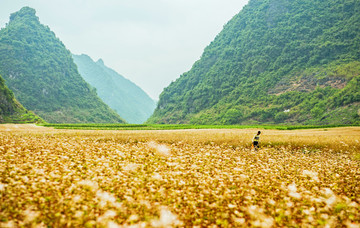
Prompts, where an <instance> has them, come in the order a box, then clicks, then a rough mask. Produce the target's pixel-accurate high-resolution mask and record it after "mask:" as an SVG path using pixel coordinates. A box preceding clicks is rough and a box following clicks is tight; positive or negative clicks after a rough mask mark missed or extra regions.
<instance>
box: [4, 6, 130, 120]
mask: <svg viewBox="0 0 360 228" xmlns="http://www.w3.org/2000/svg"><path fill="white" fill-rule="evenodd" d="M35 14H36V11H35V10H34V9H32V8H30V7H23V8H22V9H21V10H20V11H18V12H16V13H13V14H11V16H10V22H9V23H8V24H7V26H6V27H5V28H3V29H1V31H0V74H1V75H2V76H3V77H4V79H5V80H6V84H7V85H8V87H9V88H10V89H11V90H12V91H13V93H14V94H15V97H16V98H17V100H18V101H19V102H20V103H21V104H23V105H24V106H25V107H26V108H27V109H29V110H32V111H34V112H35V113H36V114H38V115H39V116H41V117H42V118H43V119H44V120H46V121H47V122H54V123H64V122H67V123H88V122H95V123H124V122H125V121H124V120H123V119H122V118H121V117H120V116H119V115H118V114H117V113H116V112H115V111H114V110H112V109H111V108H109V107H108V106H107V105H106V104H105V103H103V102H102V101H101V99H100V98H99V97H98V96H97V94H96V92H95V91H94V90H93V89H92V88H91V86H90V85H89V84H88V83H86V82H85V81H84V79H83V78H82V77H81V76H80V74H79V73H78V70H77V67H76V65H75V63H74V61H73V59H72V56H71V53H70V51H69V50H67V49H66V47H65V46H64V44H63V43H62V42H61V41H60V40H59V39H58V38H57V37H56V36H55V34H54V33H53V32H52V31H51V30H50V28H49V27H47V26H44V25H42V24H41V23H40V21H39V18H38V17H37V16H36V15H35Z"/></svg>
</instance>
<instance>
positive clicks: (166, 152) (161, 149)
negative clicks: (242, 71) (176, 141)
mask: <svg viewBox="0 0 360 228" xmlns="http://www.w3.org/2000/svg"><path fill="white" fill-rule="evenodd" d="M148 146H149V147H150V148H152V149H155V151H156V153H157V154H158V155H160V156H163V157H169V156H170V155H171V153H170V149H169V147H168V146H166V145H163V144H158V143H156V142H149V143H148Z"/></svg>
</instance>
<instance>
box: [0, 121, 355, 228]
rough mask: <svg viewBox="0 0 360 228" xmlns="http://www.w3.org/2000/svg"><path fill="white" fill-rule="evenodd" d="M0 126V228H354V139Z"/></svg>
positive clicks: (334, 133)
mask: <svg viewBox="0 0 360 228" xmlns="http://www.w3.org/2000/svg"><path fill="white" fill-rule="evenodd" d="M256 131H257V129H246V130H234V129H232V130H226V129H225V130H169V131H78V130H53V129H49V128H42V127H37V126H34V125H0V227H249V226H250V227H279V226H287V227H289V226H290V227H314V226H320V227H359V224H360V143H359V142H360V128H359V127H349V128H330V129H317V130H293V131H278V130H264V131H263V134H262V135H261V137H260V142H261V149H260V150H259V151H257V152H255V151H251V150H250V145H251V139H252V137H253V135H254V134H255V133H256Z"/></svg>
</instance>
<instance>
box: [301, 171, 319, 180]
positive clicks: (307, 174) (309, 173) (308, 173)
mask: <svg viewBox="0 0 360 228" xmlns="http://www.w3.org/2000/svg"><path fill="white" fill-rule="evenodd" d="M303 176H305V177H310V178H311V179H312V180H313V181H316V182H319V181H320V180H319V177H318V173H317V172H312V171H309V170H304V171H303Z"/></svg>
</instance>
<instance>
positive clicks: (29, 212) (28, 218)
mask: <svg viewBox="0 0 360 228" xmlns="http://www.w3.org/2000/svg"><path fill="white" fill-rule="evenodd" d="M23 215H24V216H25V218H24V222H25V223H26V224H27V223H31V222H32V221H34V220H35V219H36V218H37V217H39V215H40V212H38V211H34V210H33V209H32V208H28V209H26V210H25V211H24V212H23Z"/></svg>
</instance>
